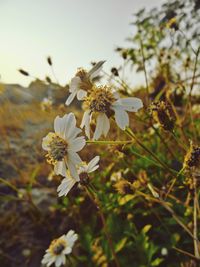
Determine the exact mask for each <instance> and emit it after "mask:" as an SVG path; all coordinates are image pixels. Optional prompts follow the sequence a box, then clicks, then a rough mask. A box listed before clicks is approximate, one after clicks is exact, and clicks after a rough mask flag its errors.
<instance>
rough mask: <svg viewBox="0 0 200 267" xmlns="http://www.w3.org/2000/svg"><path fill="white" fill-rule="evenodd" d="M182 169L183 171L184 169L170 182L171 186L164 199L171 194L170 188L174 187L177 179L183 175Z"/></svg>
mask: <svg viewBox="0 0 200 267" xmlns="http://www.w3.org/2000/svg"><path fill="white" fill-rule="evenodd" d="M184 169H185V168H184V167H183V168H182V169H181V170H180V171H179V172H178V174H177V176H176V177H175V178H174V180H173V181H172V183H171V185H170V187H169V189H168V191H167V193H166V196H165V198H167V196H168V195H169V193H170V192H171V190H172V188H173V187H174V185H175V183H176V181H177V179H178V178H179V176H180V175H181V174H182V173H183V171H184Z"/></svg>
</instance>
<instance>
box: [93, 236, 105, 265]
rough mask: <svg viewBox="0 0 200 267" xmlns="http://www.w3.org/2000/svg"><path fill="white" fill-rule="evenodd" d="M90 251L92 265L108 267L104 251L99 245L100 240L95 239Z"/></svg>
mask: <svg viewBox="0 0 200 267" xmlns="http://www.w3.org/2000/svg"><path fill="white" fill-rule="evenodd" d="M91 250H92V253H93V256H92V261H93V262H94V264H95V265H96V266H99V267H108V263H107V258H106V255H105V254H104V251H103V249H102V247H101V245H100V239H95V241H94V243H93V244H92V247H91Z"/></svg>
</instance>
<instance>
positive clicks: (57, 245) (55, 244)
mask: <svg viewBox="0 0 200 267" xmlns="http://www.w3.org/2000/svg"><path fill="white" fill-rule="evenodd" d="M66 246H67V243H66V241H65V240H63V239H60V238H58V239H55V240H53V241H52V242H51V245H50V247H49V250H50V252H51V254H53V255H55V256H58V255H60V254H61V253H62V252H63V250H64V249H65V248H66Z"/></svg>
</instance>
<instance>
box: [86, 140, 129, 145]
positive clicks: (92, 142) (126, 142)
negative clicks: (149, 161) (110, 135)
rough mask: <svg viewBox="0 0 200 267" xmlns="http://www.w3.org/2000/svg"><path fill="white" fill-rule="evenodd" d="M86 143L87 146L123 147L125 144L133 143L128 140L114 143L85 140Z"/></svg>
mask: <svg viewBox="0 0 200 267" xmlns="http://www.w3.org/2000/svg"><path fill="white" fill-rule="evenodd" d="M86 143H87V144H98V145H125V144H130V143H133V140H128V141H120V140H116V141H103V140H98V141H95V140H87V141H86Z"/></svg>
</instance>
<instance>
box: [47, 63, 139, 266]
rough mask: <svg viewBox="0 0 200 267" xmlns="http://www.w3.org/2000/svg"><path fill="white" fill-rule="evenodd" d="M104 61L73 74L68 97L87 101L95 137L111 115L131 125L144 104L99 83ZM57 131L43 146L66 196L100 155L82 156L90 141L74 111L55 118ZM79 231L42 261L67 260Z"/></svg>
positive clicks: (104, 130)
mask: <svg viewBox="0 0 200 267" xmlns="http://www.w3.org/2000/svg"><path fill="white" fill-rule="evenodd" d="M103 64H104V61H100V62H98V63H97V64H96V65H95V66H94V67H93V68H92V69H91V70H90V71H89V72H86V71H85V70H83V69H79V70H78V72H77V73H76V75H75V77H74V78H72V80H71V83H70V87H69V92H70V95H69V97H68V99H67V101H66V105H69V104H70V103H71V102H72V101H73V99H74V98H75V97H77V99H78V100H80V101H83V108H84V110H85V112H84V115H83V118H82V122H81V125H80V127H81V128H85V134H86V136H87V138H89V139H90V135H91V129H90V124H91V122H92V121H93V120H94V121H96V128H95V131H94V133H93V140H98V139H99V138H100V137H101V136H102V135H104V137H106V136H107V134H108V131H109V129H110V118H112V117H113V118H114V119H115V121H116V123H117V125H118V126H119V128H120V129H122V130H125V129H126V127H128V126H129V116H128V114H127V111H129V112H137V111H138V110H139V109H140V108H142V106H143V104H142V101H141V100H140V99H139V98H135V97H129V98H120V97H119V95H118V94H117V92H115V91H113V90H112V88H111V87H110V86H107V85H106V86H97V85H96V84H95V83H94V79H95V78H97V77H98V76H99V74H100V71H101V69H102V66H103ZM54 131H55V132H50V133H48V134H47V136H46V137H44V138H43V142H42V147H43V149H44V150H46V151H47V155H46V157H47V162H48V163H50V164H52V165H53V166H54V173H55V174H58V175H61V176H63V177H64V178H63V180H62V181H61V184H60V185H59V186H58V189H57V191H58V196H59V197H61V196H66V195H67V194H68V193H69V191H70V190H71V189H72V187H73V186H74V185H75V184H76V183H80V184H82V185H87V184H88V182H89V179H90V178H89V174H90V173H91V172H93V171H95V170H97V169H98V167H99V165H98V163H99V160H100V158H99V156H96V157H94V158H93V159H92V160H91V161H90V162H89V163H88V164H87V163H86V162H84V161H82V159H81V158H80V156H79V154H78V152H79V151H81V150H82V149H83V147H84V146H85V144H86V140H85V137H84V136H78V135H79V134H80V133H81V132H82V131H81V129H80V128H78V127H77V126H76V118H75V115H74V114H73V113H69V114H66V115H65V116H63V117H62V118H60V117H59V116H57V117H56V118H55V120H54ZM76 239H77V235H76V234H74V232H73V231H72V230H71V231H69V233H68V234H67V235H63V236H61V237H60V238H58V239H56V240H54V241H53V242H52V243H51V245H50V247H49V249H47V251H46V252H47V253H46V254H45V256H44V258H43V260H42V263H43V264H47V266H50V265H51V264H52V263H55V265H56V267H59V266H61V265H62V264H65V255H66V254H69V253H71V250H72V247H73V244H74V242H75V240H76Z"/></svg>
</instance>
